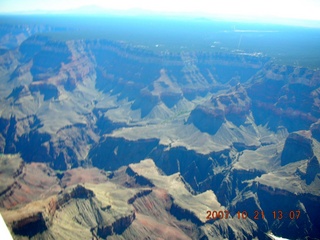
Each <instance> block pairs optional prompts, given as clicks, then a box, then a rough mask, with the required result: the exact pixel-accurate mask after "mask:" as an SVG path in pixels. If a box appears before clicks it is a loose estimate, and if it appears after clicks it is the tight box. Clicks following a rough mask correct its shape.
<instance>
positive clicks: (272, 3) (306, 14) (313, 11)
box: [0, 0, 320, 21]
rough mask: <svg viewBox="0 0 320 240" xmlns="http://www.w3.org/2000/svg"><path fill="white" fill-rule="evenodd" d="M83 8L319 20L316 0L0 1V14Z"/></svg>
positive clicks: (318, 8)
mask: <svg viewBox="0 0 320 240" xmlns="http://www.w3.org/2000/svg"><path fill="white" fill-rule="evenodd" d="M87 5H96V6H98V7H99V8H101V9H106V10H121V11H122V10H124V11H131V10H143V11H152V12H157V13H160V14H161V13H165V14H168V13H169V14H179V15H181V14H182V15H196V16H205V17H208V16H209V17H210V16H212V17H215V16H219V17H230V16H232V17H235V18H236V17H239V18H250V19H289V20H316V21H320V0H197V1H195V0H184V1H174V0H157V1H155V0H1V1H0V12H1V13H13V12H28V11H30V12H35V11H45V12H48V11H49V12H50V11H54V12H56V11H64V10H68V9H76V8H80V7H83V6H87Z"/></svg>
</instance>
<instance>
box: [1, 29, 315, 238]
mask: <svg viewBox="0 0 320 240" xmlns="http://www.w3.org/2000/svg"><path fill="white" fill-rule="evenodd" d="M12 29H14V31H13V30H12ZM48 31H55V29H54V28H53V27H50V26H41V27H39V26H33V25H21V26H16V25H1V28H0V32H1V35H0V37H1V38H0V40H1V44H0V46H1V51H0V97H1V98H0V104H1V109H0V152H1V156H0V212H1V214H2V216H3V217H4V219H5V221H6V223H7V225H8V226H9V228H10V230H11V232H12V234H13V236H14V237H15V238H17V239H25V238H34V239H39V238H44V239H70V238H79V239H83V238H86V239H87V238H93V239H106V238H108V239H144V238H147V237H150V238H151V239H158V238H165V239H253V238H256V239H270V237H269V236H268V235H267V233H268V232H273V233H274V234H276V235H278V236H282V237H286V238H301V239H304V238H310V239H319V238H320V231H319V229H320V225H319V223H318V222H319V221H318V219H317V217H318V216H317V212H319V210H320V204H319V202H320V162H319V159H320V130H319V129H320V127H319V126H320V122H319V118H320V96H319V93H320V71H319V70H313V69H308V68H303V67H293V66H286V65H278V64H275V63H274V62H273V61H272V60H271V59H270V58H268V57H266V56H261V55H254V54H243V53H235V52H212V51H211V52H203V51H180V52H170V51H152V50H150V49H149V48H146V47H143V46H137V45H134V44H132V43H128V42H121V41H111V40H107V39H100V38H99V39H78V38H74V39H73V38H72V37H69V38H68V39H59V38H55V37H53V36H49V35H46V34H40V32H48ZM208 211H212V212H213V211H216V212H219V211H221V212H223V213H224V214H225V215H226V213H228V215H229V216H228V218H225V216H224V217H221V219H220V218H217V219H211V218H210V216H209V217H208ZM243 211H245V212H247V214H248V218H246V219H244V218H245V217H243V215H241V216H240V215H239V214H240V213H242V212H243ZM274 211H275V213H274ZM278 211H281V212H282V213H281V214H282V215H283V218H279V214H280V213H279V212H278ZM262 212H263V213H262ZM298 212H299V216H298ZM290 214H291V215H290ZM239 216H240V217H239ZM30 229H33V230H32V231H30ZM164 236H165V237H164Z"/></svg>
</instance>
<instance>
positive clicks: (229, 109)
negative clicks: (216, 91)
mask: <svg viewBox="0 0 320 240" xmlns="http://www.w3.org/2000/svg"><path fill="white" fill-rule="evenodd" d="M250 107H251V102H250V99H249V98H248V96H247V93H246V90H245V89H244V88H243V87H242V86H241V85H240V84H239V85H237V86H236V87H235V88H234V89H233V90H231V91H229V92H228V93H227V94H221V95H218V96H213V97H211V99H210V101H207V102H206V103H205V104H203V105H198V106H197V107H196V108H195V109H194V110H193V111H192V112H191V114H190V117H189V119H188V123H193V124H194V125H195V126H196V127H197V128H198V129H199V130H200V131H202V132H207V133H209V134H212V135H214V134H215V133H216V132H217V131H218V130H219V129H220V127H221V125H222V124H223V123H224V122H225V121H227V120H228V121H231V122H232V123H234V124H236V125H237V126H240V125H241V124H243V123H244V121H245V119H246V116H247V115H248V114H249V113H250Z"/></svg>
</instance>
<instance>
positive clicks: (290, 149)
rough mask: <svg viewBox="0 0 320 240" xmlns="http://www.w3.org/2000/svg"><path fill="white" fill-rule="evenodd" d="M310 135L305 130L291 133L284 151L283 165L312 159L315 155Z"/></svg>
mask: <svg viewBox="0 0 320 240" xmlns="http://www.w3.org/2000/svg"><path fill="white" fill-rule="evenodd" d="M310 137H311V136H310V134H309V133H308V132H305V131H301V132H295V133H291V134H289V136H288V137H287V139H286V142H285V144H284V148H283V151H282V155H281V165H282V166H283V165H286V164H288V163H293V162H297V161H300V160H305V159H310V158H311V157H312V156H313V155H314V153H313V149H312V139H311V138H310Z"/></svg>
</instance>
